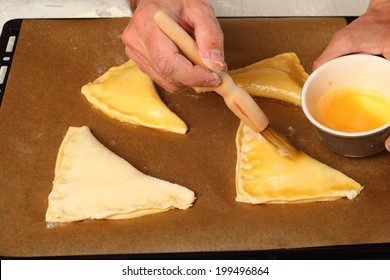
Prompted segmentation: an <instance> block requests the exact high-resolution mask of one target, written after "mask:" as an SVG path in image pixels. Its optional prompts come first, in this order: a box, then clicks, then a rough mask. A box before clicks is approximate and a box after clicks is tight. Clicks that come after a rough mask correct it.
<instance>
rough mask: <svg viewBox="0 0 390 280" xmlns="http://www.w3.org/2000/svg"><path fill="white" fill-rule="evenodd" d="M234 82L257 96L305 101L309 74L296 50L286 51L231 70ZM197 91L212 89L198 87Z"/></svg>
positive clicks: (294, 102)
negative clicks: (304, 91) (305, 89)
mask: <svg viewBox="0 0 390 280" xmlns="http://www.w3.org/2000/svg"><path fill="white" fill-rule="evenodd" d="M228 73H229V75H230V76H231V77H232V78H233V80H234V82H235V83H236V84H237V85H238V86H240V87H242V88H244V89H245V90H246V91H247V92H248V93H249V94H251V95H253V96H261V97H266V98H274V99H279V100H282V101H286V102H289V103H292V104H295V105H297V106H300V105H301V93H302V86H303V84H304V82H305V81H306V79H307V77H308V74H307V73H306V72H305V69H304V68H303V66H302V64H301V62H300V61H299V59H298V57H297V55H296V54H295V53H283V54H279V55H276V56H274V57H271V58H267V59H264V60H261V61H259V62H256V63H253V64H251V65H248V66H246V67H243V68H238V69H235V70H229V71H228ZM195 91H196V92H206V91H212V89H211V88H195Z"/></svg>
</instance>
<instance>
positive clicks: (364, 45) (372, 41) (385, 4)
mask: <svg viewBox="0 0 390 280" xmlns="http://www.w3.org/2000/svg"><path fill="white" fill-rule="evenodd" d="M352 53H369V54H376V55H383V56H384V57H385V58H387V59H390V1H388V0H371V2H370V5H369V6H368V9H367V12H366V13H364V14H363V15H361V16H360V17H359V18H357V19H356V20H354V21H353V22H352V23H350V24H349V25H347V26H346V27H345V28H343V29H341V30H340V31H338V32H337V33H336V34H335V35H334V36H333V38H332V39H331V41H330V42H329V44H328V46H327V47H326V49H325V50H324V52H323V53H322V54H321V55H320V56H319V57H318V58H317V60H316V61H315V62H314V65H313V69H316V68H318V67H319V66H320V65H322V64H324V63H325V62H327V61H329V60H331V59H333V58H336V57H339V56H343V55H346V54H352Z"/></svg>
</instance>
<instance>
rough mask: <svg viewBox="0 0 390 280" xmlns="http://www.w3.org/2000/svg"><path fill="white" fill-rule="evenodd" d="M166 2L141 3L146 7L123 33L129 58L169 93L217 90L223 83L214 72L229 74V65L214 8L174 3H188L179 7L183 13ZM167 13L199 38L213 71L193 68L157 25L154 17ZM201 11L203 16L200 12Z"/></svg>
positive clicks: (141, 8)
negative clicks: (201, 89)
mask: <svg viewBox="0 0 390 280" xmlns="http://www.w3.org/2000/svg"><path fill="white" fill-rule="evenodd" d="M152 2H153V3H152ZM163 2H164V3H165V4H166V3H168V2H167V1H149V2H147V1H145V2H141V3H143V4H142V5H140V6H139V7H138V8H137V10H136V11H135V13H134V14H133V18H132V20H131V21H130V23H129V25H128V26H127V27H126V29H125V30H124V32H123V33H122V41H123V42H124V44H125V45H126V48H125V50H126V54H127V55H128V56H129V58H131V59H133V60H134V61H135V62H136V63H137V65H138V66H139V67H140V69H141V70H142V71H144V72H145V73H146V74H148V75H149V76H150V77H151V78H152V79H153V80H154V81H155V82H157V83H158V84H159V85H160V86H162V87H163V88H164V89H166V90H168V91H171V92H176V91H180V90H182V89H184V88H186V87H194V86H201V87H216V86H218V85H219V84H220V79H219V77H218V75H216V74H214V73H213V71H215V70H214V69H223V70H226V64H225V63H224V55H223V34H222V31H221V29H220V27H219V24H218V21H217V20H216V18H215V16H214V13H213V10H212V8H211V6H210V5H209V4H208V3H207V2H204V1H202V0H196V1H183V2H177V3H176V2H175V3H176V4H178V5H179V6H180V5H184V3H186V5H187V7H184V6H180V7H181V8H180V9H179V8H177V9H175V10H172V9H171V8H169V7H170V6H169V5H168V6H167V5H165V6H164V3H163ZM191 6H192V7H191ZM193 6H195V7H193ZM189 8H191V9H189ZM164 9H168V10H167V12H168V13H169V14H172V13H173V14H174V16H175V18H176V20H178V21H180V23H181V25H182V26H183V25H184V26H186V30H188V31H189V32H190V33H196V34H198V37H200V38H201V39H200V42H201V46H202V49H203V50H204V51H203V52H204V53H205V57H206V58H205V60H207V63H208V64H207V65H208V66H210V67H209V68H210V69H212V70H213V71H211V70H209V69H206V68H204V67H200V66H197V65H193V64H192V63H191V62H190V61H189V60H188V59H187V58H185V57H184V56H183V55H182V54H181V53H180V52H179V50H178V48H177V47H176V46H175V45H174V43H173V42H172V41H171V40H170V39H169V38H168V37H167V36H166V35H165V34H164V33H163V32H162V31H161V30H160V28H159V27H158V26H157V25H156V23H155V22H154V20H153V16H154V14H155V13H156V12H157V11H158V10H164ZM202 9H203V12H200V11H199V10H202ZM204 11H206V12H204ZM191 12H192V13H191ZM189 14H191V16H189ZM193 18H195V20H194V21H193V20H192V19H193ZM203 21H205V22H203ZM198 29H199V30H198ZM203 33H205V34H203ZM208 37H210V38H212V39H210V38H208Z"/></svg>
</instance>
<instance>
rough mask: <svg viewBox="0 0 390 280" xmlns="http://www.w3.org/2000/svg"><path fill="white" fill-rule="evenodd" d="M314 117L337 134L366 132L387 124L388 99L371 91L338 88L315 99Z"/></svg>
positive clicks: (389, 113) (389, 108)
mask: <svg viewBox="0 0 390 280" xmlns="http://www.w3.org/2000/svg"><path fill="white" fill-rule="evenodd" d="M315 118H316V119H317V121H319V122H320V123H321V124H323V125H324V126H326V127H328V128H331V129H334V130H338V131H343V132H363V131H368V130H372V129H375V128H377V127H380V126H382V125H384V124H386V123H389V122H390V100H389V98H388V97H386V96H385V95H383V94H382V93H380V92H377V91H374V90H367V89H360V88H352V87H351V88H349V87H346V88H338V89H335V90H332V91H329V92H327V93H325V94H324V95H323V96H322V97H321V98H320V99H319V101H318V103H317V106H316V114H315Z"/></svg>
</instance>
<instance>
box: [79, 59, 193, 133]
mask: <svg viewBox="0 0 390 280" xmlns="http://www.w3.org/2000/svg"><path fill="white" fill-rule="evenodd" d="M81 92H82V94H84V95H85V97H86V98H87V100H88V101H89V102H90V103H92V105H94V106H95V107H96V108H98V109H99V110H101V111H102V112H103V113H104V114H106V115H108V116H110V117H112V118H115V119H118V120H120V121H122V122H128V123H132V124H138V125H143V126H146V127H151V128H156V129H160V130H166V131H171V132H176V133H180V134H185V133H186V132H187V125H186V124H185V123H184V122H183V121H182V120H181V119H180V118H179V117H178V116H177V115H176V114H174V113H173V112H172V111H171V110H170V109H169V108H168V107H167V106H166V105H165V104H164V103H163V102H162V100H161V99H160V97H159V95H158V93H157V91H156V88H155V86H154V83H153V81H152V79H151V78H150V77H149V76H147V75H146V74H145V73H143V72H142V71H141V70H140V69H139V68H138V66H137V65H136V64H135V62H134V61H133V60H129V61H128V62H126V63H124V64H122V65H120V66H117V67H112V68H111V69H109V70H108V71H107V72H106V73H104V74H103V75H102V76H100V77H99V78H97V79H96V80H95V81H94V82H92V83H88V84H87V85H85V86H83V87H82V88H81Z"/></svg>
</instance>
